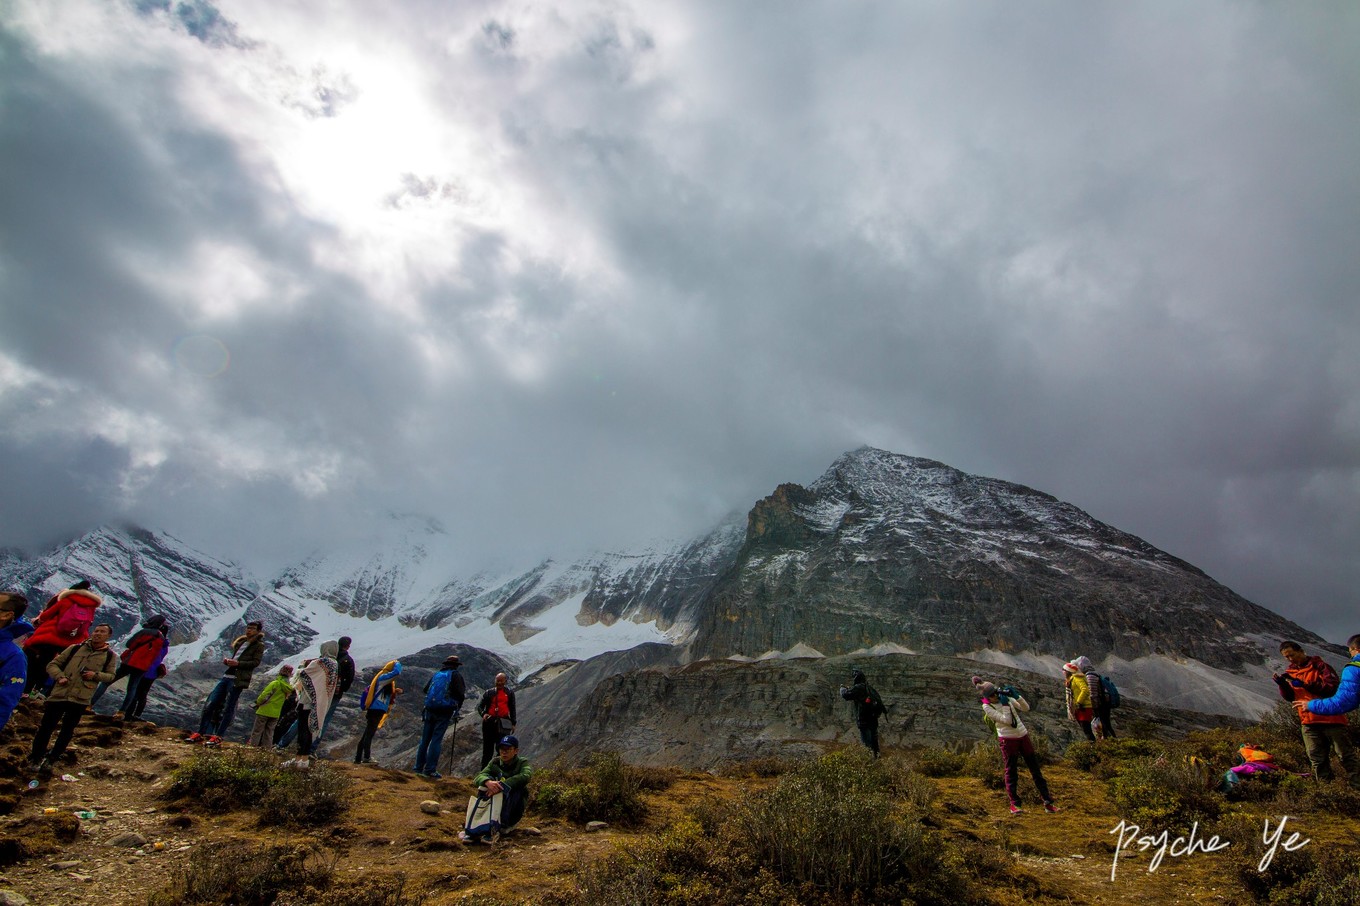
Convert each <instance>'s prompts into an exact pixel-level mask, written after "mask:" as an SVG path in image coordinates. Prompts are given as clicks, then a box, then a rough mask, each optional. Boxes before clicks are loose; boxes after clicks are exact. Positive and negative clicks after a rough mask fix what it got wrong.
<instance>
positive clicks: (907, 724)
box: [521, 652, 1244, 767]
mask: <svg viewBox="0 0 1360 906" xmlns="http://www.w3.org/2000/svg"><path fill="white" fill-rule="evenodd" d="M659 654H660V653H659V652H654V655H659ZM617 657H618V655H617V654H611V655H601V656H600V657H599V658H597V659H596V661H598V662H599V663H592V662H587V663H583V664H579V665H575V666H574V667H572V668H570V670H568V671H567V672H565V673H563V674H562V676H561V677H560V678H559V680H558V682H557V683H556V684H555V685H556V687H557V689H556V690H554V689H552V688H551V685H553V684H545V686H544V687H531V688H529V689H526V690H524V691H523V692H522V693H521V700H522V702H523V704H522V705H521V710H522V711H523V712H524V713H525V714H526V716H529V717H532V719H533V720H534V722H535V727H536V731H537V734H536V736H535V739H536V741H537V744H538V745H537V751H539V753H540V757H544V758H553V757H559V756H560V757H564V758H566V759H568V760H576V759H580V758H582V757H584V756H585V755H587V754H589V753H590V752H592V751H599V750H602V749H610V750H615V751H624V752H628V753H629V757H630V758H631V759H633V760H635V761H638V762H640V763H646V764H656V765H686V766H689V767H712V766H714V765H717V764H720V763H722V762H724V761H741V760H745V759H749V758H754V757H757V756H769V755H779V756H787V757H800V756H804V755H808V754H818V753H820V751H822V750H825V748H826V747H828V746H830V745H833V744H858V742H859V735H858V731H857V730H856V729H855V722H854V719H853V717H852V715H851V711H850V704H849V703H848V702H846V701H844V700H843V699H842V698H841V697H840V692H839V690H840V687H841V686H842V685H844V684H846V683H848V682H849V679H850V675H851V673H852V672H853V671H854V669H856V668H861V669H865V670H866V671H868V672H869V681H870V683H871V684H872V685H873V686H874V688H875V689H876V690H878V692H879V694H880V695H881V696H882V697H883V700H884V702H885V703H886V704H887V706H888V708H889V713H888V715H887V716H886V717H884V718H883V719H882V721H881V723H880V726H879V736H880V742H881V744H882V745H883V746H884V747H888V748H899V747H904V746H913V745H929V746H941V745H943V746H949V747H955V748H958V747H970V746H971V745H972V744H974V743H975V742H978V741H990V740H991V737H992V736H993V735H994V734H993V733H992V731H991V729H990V728H988V727H987V726H986V725H985V724H984V723H983V721H982V714H981V708H980V707H979V704H978V698H977V695H976V693H975V692H974V690H973V687H972V683H971V682H970V680H969V678H970V676H971V675H973V674H976V673H981V674H982V675H984V676H985V677H987V678H990V679H993V680H994V681H996V682H998V683H1000V682H1007V683H1012V684H1015V685H1016V686H1017V688H1019V689H1020V690H1021V691H1022V692H1023V693H1024V694H1025V697H1026V701H1027V702H1028V703H1029V704H1030V706H1031V709H1032V710H1031V712H1030V713H1029V714H1027V715H1025V716H1024V718H1023V719H1024V721H1025V725H1026V726H1027V727H1028V728H1029V730H1030V731H1031V733H1032V734H1036V735H1038V736H1042V737H1044V738H1046V739H1047V740H1048V741H1049V742H1050V743H1051V744H1052V745H1053V747H1054V748H1055V749H1057V750H1061V749H1062V748H1064V747H1065V746H1066V745H1067V744H1068V743H1070V742H1074V741H1076V740H1077V739H1079V738H1081V736H1080V730H1079V728H1078V727H1077V725H1076V724H1075V723H1074V722H1073V721H1071V720H1068V718H1067V712H1066V705H1065V700H1064V697H1063V687H1062V681H1061V680H1060V679H1056V678H1055V677H1053V676H1046V675H1041V674H1036V673H1031V672H1028V671H1021V670H1010V669H1008V670H1003V671H997V670H994V669H988V668H986V667H985V666H983V665H979V664H978V663H977V662H975V661H971V660H965V659H961V658H946V657H935V656H929V655H903V654H893V655H884V656H880V657H876V658H872V659H870V660H868V661H865V660H863V659H854V658H846V657H836V658H771V659H768V660H764V661H759V662H754V663H743V662H735V661H727V660H707V661H696V662H694V663H691V664H688V665H685V666H679V665H676V664H675V663H674V661H673V659H672V658H667V657H665V656H654V657H653V658H652V663H650V664H648V665H646V666H642V667H639V668H634V669H615V668H617V667H619V665H618V664H617V663H610V661H611V659H617ZM572 670H581V671H582V673H581V674H580V675H577V676H573V675H572V672H571V671H572ZM592 673H597V674H598V673H602V674H603V675H602V676H600V677H597V676H594V675H590V674H592ZM563 689H576V690H589V691H588V692H583V693H582V694H581V697H580V700H579V702H578V703H575V704H574V707H572V708H564V707H562V704H563V702H562V700H561V690H563ZM1125 702H1126V704H1125V705H1124V706H1122V707H1121V708H1120V709H1119V710H1118V711H1116V712H1115V717H1114V720H1113V722H1114V725H1115V728H1116V730H1118V728H1119V727H1120V726H1123V727H1125V728H1127V727H1128V726H1129V725H1130V723H1132V722H1135V721H1137V722H1139V723H1142V724H1144V725H1146V726H1151V727H1157V728H1159V729H1161V730H1174V731H1181V732H1184V731H1188V730H1196V729H1204V728H1207V727H1209V726H1222V725H1224V724H1225V723H1226V724H1228V725H1236V722H1235V721H1234V719H1232V718H1222V717H1212V716H1209V715H1206V714H1203V713H1201V712H1197V711H1186V710H1178V709H1174V708H1167V707H1162V706H1158V705H1155V704H1152V703H1149V702H1144V701H1132V700H1128V699H1126V700H1125ZM1243 723H1244V722H1243Z"/></svg>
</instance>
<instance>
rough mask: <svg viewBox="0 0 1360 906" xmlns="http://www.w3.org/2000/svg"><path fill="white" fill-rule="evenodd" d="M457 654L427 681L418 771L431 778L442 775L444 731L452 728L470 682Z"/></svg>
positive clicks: (435, 778) (417, 756)
mask: <svg viewBox="0 0 1360 906" xmlns="http://www.w3.org/2000/svg"><path fill="white" fill-rule="evenodd" d="M458 664H459V661H458V655H456V654H451V655H449V656H448V657H446V658H444V665H443V666H442V667H441V668H440V669H439V672H438V673H436V674H435V675H434V676H432V677H430V681H429V682H428V683H426V684H425V711H424V713H423V714H422V717H423V718H424V721H425V724H424V726H423V727H422V729H421V733H420V747H419V748H417V749H416V773H417V774H419V775H421V776H422V777H428V778H430V779H431V780H438V779H439V778H440V777H442V776H443V775H441V774H440V773H439V771H438V770H436V769H437V768H438V767H439V753H440V751H441V750H442V749H443V748H444V733H445V732H447V731H448V729H449V721H451V720H453V719H454V718H455V717H457V716H458V712H459V711H460V710H462V708H463V699H465V698H466V697H467V684H466V683H464V682H463V674H461V673H459V672H458Z"/></svg>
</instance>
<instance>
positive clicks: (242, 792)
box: [165, 748, 350, 825]
mask: <svg viewBox="0 0 1360 906" xmlns="http://www.w3.org/2000/svg"><path fill="white" fill-rule="evenodd" d="M171 778H172V781H171V784H170V787H169V789H168V790H167V791H166V794H165V795H166V797H167V798H170V799H185V798H191V799H193V800H194V801H195V803H196V805H198V806H200V807H202V808H204V809H206V810H208V811H215V812H222V811H231V810H234V809H243V808H249V809H255V810H257V811H258V812H259V813H260V821H261V822H262V823H264V824H292V825H317V824H322V823H325V822H328V821H331V820H332V819H334V818H336V817H338V816H339V815H341V814H343V813H344V811H345V809H346V808H347V807H348V799H347V796H346V792H347V791H348V789H349V783H350V781H349V778H348V777H346V776H345V775H344V774H342V773H340V772H339V771H337V770H335V769H334V768H332V767H330V766H329V765H327V764H325V763H324V762H317V763H316V764H314V765H312V766H311V767H310V768H307V769H293V768H282V767H280V764H279V762H278V761H277V760H276V759H275V758H274V757H273V756H271V755H270V754H269V753H267V752H262V751H259V750H258V749H250V748H232V749H229V750H227V751H225V752H223V751H213V750H208V751H204V752H200V753H198V754H196V755H194V757H193V758H191V759H189V761H188V762H186V763H185V764H184V765H182V766H180V767H179V768H176V769H175V771H174V773H173V774H172V775H171Z"/></svg>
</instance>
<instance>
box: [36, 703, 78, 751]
mask: <svg viewBox="0 0 1360 906" xmlns="http://www.w3.org/2000/svg"><path fill="white" fill-rule="evenodd" d="M84 716H85V706H84V705H82V704H80V703H78V702H51V701H50V702H48V703H47V704H46V705H45V706H44V707H43V716H42V723H40V724H38V732H37V734H36V735H35V736H34V737H33V751H32V753H31V754H30V755H29V760H31V761H41V760H42V759H44V758H47V759H48V760H50V761H56V760H57V759H58V758H60V757H61V755H62V753H63V752H65V751H66V747H67V746H69V745H70V744H71V737H72V736H74V735H75V732H76V724H78V723H80V719H81V718H82V717H84ZM58 724H60V725H61V732H59V733H57V741H56V743H55V744H54V745H53V746H52V750H51V751H50V752H49V751H48V750H47V741H48V740H49V739H51V738H52V733H53V731H55V730H56V729H57V725H58Z"/></svg>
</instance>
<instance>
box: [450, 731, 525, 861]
mask: <svg viewBox="0 0 1360 906" xmlns="http://www.w3.org/2000/svg"><path fill="white" fill-rule="evenodd" d="M533 773H534V771H533V768H531V767H530V766H529V762H528V761H526V760H525V759H523V758H520V757H519V739H518V737H515V736H502V737H501V738H500V741H499V742H497V743H496V756H495V757H494V758H492V759H491V760H490V761H489V762H487V764H486V767H484V768H482V772H481V773H480V774H478V775H477V776H476V777H475V778H474V779H473V781H472V782H473V783H474V784H475V785H476V787H477V793H478V798H481V796H483V795H485V796H489V797H490V798H491V799H492V800H493V806H492V811H493V813H494V812H496V811H499V813H500V818H499V821H493V823H492V824H491V827H490V830H489V831H487V832H485V833H478V832H477V829H474V828H467V829H464V830H463V831H462V832H461V833H459V835H458V837H459V839H461V840H462V841H463V842H464V843H472V842H479V841H481V840H483V839H485V840H487V841H488V842H495V840H496V839H497V838H498V837H500V836H502V835H504V834H507V833H509V832H510V830H511V829H512V828H514V826H515V825H516V824H519V819H521V818H523V817H524V806H525V804H526V803H527V802H528V800H529V778H530V777H532V776H533ZM497 796H499V797H501V802H500V807H499V809H497V808H496V807H495V803H494V800H495V798H496V797H497Z"/></svg>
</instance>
